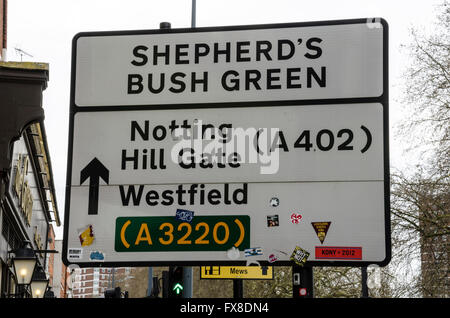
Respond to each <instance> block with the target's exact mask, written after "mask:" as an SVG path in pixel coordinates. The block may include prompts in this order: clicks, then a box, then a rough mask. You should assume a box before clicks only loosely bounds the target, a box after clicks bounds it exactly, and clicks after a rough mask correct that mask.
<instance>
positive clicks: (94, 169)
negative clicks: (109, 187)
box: [80, 158, 109, 215]
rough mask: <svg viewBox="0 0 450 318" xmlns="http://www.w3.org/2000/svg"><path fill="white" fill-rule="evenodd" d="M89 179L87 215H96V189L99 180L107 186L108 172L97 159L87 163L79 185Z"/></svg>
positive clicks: (82, 171)
mask: <svg viewBox="0 0 450 318" xmlns="http://www.w3.org/2000/svg"><path fill="white" fill-rule="evenodd" d="M89 178H90V182H89V206H88V214H92V215H94V214H98V189H99V188H98V187H99V184H100V178H102V179H103V181H105V182H106V184H109V170H108V169H106V167H105V166H104V165H103V164H102V163H101V162H100V161H99V160H98V159H97V158H94V159H92V160H91V162H89V163H88V165H87V166H86V167H84V169H83V170H81V173H80V185H82V184H83V182H84V181H86V180H87V179H89Z"/></svg>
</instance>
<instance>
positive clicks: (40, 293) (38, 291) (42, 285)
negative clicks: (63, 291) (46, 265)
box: [31, 266, 49, 298]
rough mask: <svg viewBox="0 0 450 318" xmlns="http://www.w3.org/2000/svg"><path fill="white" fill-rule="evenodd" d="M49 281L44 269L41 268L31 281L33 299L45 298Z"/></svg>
mask: <svg viewBox="0 0 450 318" xmlns="http://www.w3.org/2000/svg"><path fill="white" fill-rule="evenodd" d="M48 282H49V280H48V279H47V275H45V272H44V269H43V268H42V267H41V266H39V267H38V268H37V269H36V270H35V272H34V275H33V279H32V280H31V296H32V297H33V298H44V295H45V292H46V290H47V286H48Z"/></svg>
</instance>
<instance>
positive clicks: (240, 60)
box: [63, 19, 390, 266]
mask: <svg viewBox="0 0 450 318" xmlns="http://www.w3.org/2000/svg"><path fill="white" fill-rule="evenodd" d="M105 52H108V53H107V54H106V53H105ZM387 119H388V86H387V24H386V23H385V22H384V20H379V19H378V20H344V21H327V22H317V23H315V22H311V23H295V24H276V25H257V26H240V27H220V28H196V29H171V30H150V31H124V32H95V33H80V34H78V35H77V36H75V38H74V41H73V72H72V86H71V117H70V134H69V135H70V138H69V156H68V173H67V191H66V213H65V232H64V246H63V258H64V261H65V263H66V264H70V263H75V264H78V265H80V266H100V265H102V266H122V265H123V266H126V265H155V266H156V265H173V264H178V265H180V264H182V265H202V264H204V265H214V264H215V263H220V264H223V263H227V264H228V265H240V264H241V265H244V264H249V263H255V264H257V265H258V264H263V265H264V264H269V263H270V264H274V265H289V264H292V263H293V262H295V263H297V264H304V263H305V262H308V263H310V264H312V265H315V266H317V265H327V264H328V265H335V264H339V265H347V266H349V265H350V266H351V265H356V266H360V265H361V264H366V263H376V264H379V265H384V264H387V262H388V261H389V259H390V236H389V231H390V230H389V152H388V138H389V137H388V121H387ZM91 255H94V256H95V257H91ZM99 256H100V257H99Z"/></svg>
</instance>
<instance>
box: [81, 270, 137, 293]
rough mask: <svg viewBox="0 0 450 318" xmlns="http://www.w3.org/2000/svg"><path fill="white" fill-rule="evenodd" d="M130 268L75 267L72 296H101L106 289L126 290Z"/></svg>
mask: <svg viewBox="0 0 450 318" xmlns="http://www.w3.org/2000/svg"><path fill="white" fill-rule="evenodd" d="M130 277H131V268H129V267H119V268H104V267H95V268H92V267H89V268H77V269H75V272H74V274H73V278H72V298H103V297H104V293H105V291H106V290H107V289H113V288H115V287H117V286H119V285H120V286H121V287H122V290H123V291H124V290H126V287H127V282H128V280H129V278H130Z"/></svg>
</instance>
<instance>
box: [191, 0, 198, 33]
mask: <svg viewBox="0 0 450 318" xmlns="http://www.w3.org/2000/svg"><path fill="white" fill-rule="evenodd" d="M196 9H197V8H196V0H192V15H191V28H195V18H196V17H195V11H196Z"/></svg>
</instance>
